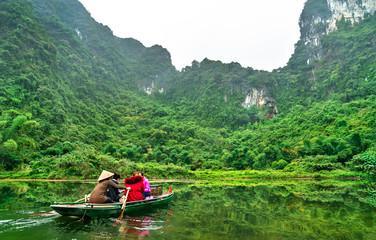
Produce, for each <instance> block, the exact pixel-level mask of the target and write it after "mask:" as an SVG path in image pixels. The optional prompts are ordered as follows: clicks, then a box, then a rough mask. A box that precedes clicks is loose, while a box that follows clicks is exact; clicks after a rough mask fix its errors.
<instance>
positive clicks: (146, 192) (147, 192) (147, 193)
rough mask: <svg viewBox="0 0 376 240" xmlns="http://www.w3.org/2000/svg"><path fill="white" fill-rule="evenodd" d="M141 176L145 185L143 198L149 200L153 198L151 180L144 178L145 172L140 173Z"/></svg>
mask: <svg viewBox="0 0 376 240" xmlns="http://www.w3.org/2000/svg"><path fill="white" fill-rule="evenodd" d="M139 175H140V176H141V177H142V183H143V184H144V192H143V193H142V196H143V197H144V199H147V198H148V199H149V198H151V192H150V184H149V180H148V179H147V178H146V177H145V176H144V173H143V172H139Z"/></svg>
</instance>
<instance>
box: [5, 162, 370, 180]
mask: <svg viewBox="0 0 376 240" xmlns="http://www.w3.org/2000/svg"><path fill="white" fill-rule="evenodd" d="M144 167H150V165H149V166H144ZM163 171H165V172H163ZM146 173H147V174H148V178H149V179H150V180H155V181H157V180H161V179H197V180H205V179H372V178H374V177H373V176H372V175H369V174H365V173H362V172H354V171H345V170H334V171H326V170H322V171H319V172H311V173H309V172H297V171H293V172H286V171H282V170H267V171H260V170H243V171H236V170H234V171H219V170H217V171H212V170H200V171H191V170H188V169H186V168H181V167H176V166H162V167H161V168H159V169H157V170H154V172H146ZM131 174H132V173H131V172H127V173H121V176H122V177H123V178H125V177H128V176H131ZM49 176H52V175H49V174H35V175H33V172H32V171H31V170H25V171H18V172H15V171H3V172H1V173H0V179H48V180H56V179H60V180H86V179H96V178H95V177H92V178H84V177H73V176H57V175H55V177H53V178H51V177H49Z"/></svg>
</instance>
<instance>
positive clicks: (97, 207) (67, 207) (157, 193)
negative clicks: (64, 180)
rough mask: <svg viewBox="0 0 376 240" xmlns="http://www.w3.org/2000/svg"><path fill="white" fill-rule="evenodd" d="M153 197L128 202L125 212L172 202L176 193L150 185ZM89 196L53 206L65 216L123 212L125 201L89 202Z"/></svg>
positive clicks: (101, 215) (160, 186)
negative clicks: (166, 191) (165, 191)
mask: <svg viewBox="0 0 376 240" xmlns="http://www.w3.org/2000/svg"><path fill="white" fill-rule="evenodd" d="M150 188H151V193H152V196H153V197H152V198H150V199H146V200H140V201H131V202H127V204H126V206H125V208H124V211H125V213H126V214H127V213H134V212H139V211H145V210H148V209H152V208H154V207H156V206H159V205H162V204H168V203H169V202H171V200H172V197H173V196H174V193H173V192H172V190H171V187H170V190H169V192H168V193H166V194H163V188H162V185H152V186H150ZM86 201H87V198H86V197H85V198H84V199H81V200H80V201H78V202H77V201H76V202H54V204H53V205H51V208H52V209H53V210H55V211H56V212H57V213H59V214H61V215H63V216H87V217H91V218H101V217H103V218H105V217H118V216H119V215H120V214H121V212H122V205H123V203H120V202H118V203H89V202H86Z"/></svg>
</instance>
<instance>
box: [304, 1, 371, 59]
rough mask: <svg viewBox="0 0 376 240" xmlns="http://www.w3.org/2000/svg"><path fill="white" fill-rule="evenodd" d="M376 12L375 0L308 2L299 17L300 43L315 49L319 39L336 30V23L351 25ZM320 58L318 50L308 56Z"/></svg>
mask: <svg viewBox="0 0 376 240" xmlns="http://www.w3.org/2000/svg"><path fill="white" fill-rule="evenodd" d="M375 11H376V1H375V0H308V1H307V2H306V4H305V7H304V10H303V12H302V14H301V16H300V22H299V26H300V29H301V30H300V32H301V41H303V42H304V44H305V45H306V46H309V47H317V46H319V45H320V38H321V37H322V35H324V34H329V33H330V32H332V31H335V30H336V29H337V25H336V24H337V22H338V21H339V20H341V19H342V18H345V20H349V21H351V22H352V23H353V24H354V23H356V22H359V21H361V20H362V19H363V18H364V16H365V14H373V13H375ZM312 58H319V59H320V58H321V53H320V51H319V49H316V51H314V52H313V53H312V52H311V54H310V55H309V56H308V60H310V59H312Z"/></svg>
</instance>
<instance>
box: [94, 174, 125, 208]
mask: <svg viewBox="0 0 376 240" xmlns="http://www.w3.org/2000/svg"><path fill="white" fill-rule="evenodd" d="M112 176H114V174H113V173H111V172H108V171H106V170H103V171H102V173H101V175H100V176H99V178H98V184H97V186H96V187H95V188H94V190H93V192H92V193H91V195H90V202H91V203H113V202H114V201H113V200H112V199H111V198H110V197H107V196H106V195H105V193H106V192H107V190H108V188H109V186H112V187H113V188H116V189H126V187H123V186H120V185H118V184H116V183H114V182H113V181H112V180H111V177H112Z"/></svg>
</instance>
